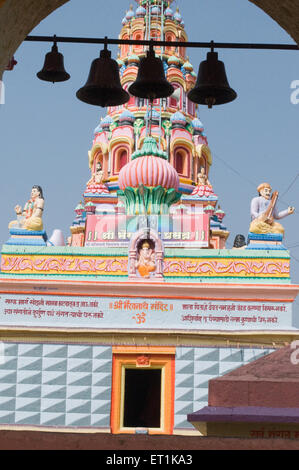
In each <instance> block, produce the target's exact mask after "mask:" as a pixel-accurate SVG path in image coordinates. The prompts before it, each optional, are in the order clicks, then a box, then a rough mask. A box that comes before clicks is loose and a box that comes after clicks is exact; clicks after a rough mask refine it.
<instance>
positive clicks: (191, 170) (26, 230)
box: [0, 0, 299, 434]
mask: <svg viewBox="0 0 299 470" xmlns="http://www.w3.org/2000/svg"><path fill="white" fill-rule="evenodd" d="M161 32H163V35H162V36H161ZM120 38H121V39H135V40H142V39H162V38H165V39H166V40H167V41H180V42H181V43H182V47H178V48H174V47H165V48H164V49H161V50H160V49H159V48H158V49H156V50H155V52H156V54H157V55H158V56H159V57H161V59H162V60H163V65H164V70H165V75H166V78H167V80H168V81H169V82H170V83H171V84H172V85H173V87H174V89H175V91H174V93H173V94H172V95H171V96H170V97H169V98H165V99H161V100H160V99H159V100H158V99H157V100H154V102H153V104H152V106H151V105H150V103H148V101H147V100H144V99H140V98H135V97H133V96H131V97H130V101H129V102H128V103H127V104H126V105H122V106H117V107H111V108H108V110H107V115H106V116H105V117H104V118H103V119H102V120H101V121H100V123H99V124H98V126H97V127H96V129H95V131H94V139H93V142H92V145H91V149H90V151H89V153H88V163H89V169H90V177H89V179H88V178H86V179H88V181H87V182H86V187H85V188H83V198H82V200H81V201H80V202H79V204H78V205H77V206H76V208H75V214H76V215H75V219H74V220H73V222H72V225H71V227H70V235H69V234H68V235H67V243H66V244H65V242H64V238H63V236H62V235H61V233H59V231H56V232H55V233H54V234H53V235H52V236H51V238H50V239H48V238H47V234H46V232H45V230H44V228H43V227H42V225H39V226H34V225H30V224H29V225H28V224H27V225H26V220H28V219H29V221H30V218H31V219H32V218H33V215H35V217H37V218H39V219H40V222H41V221H42V219H41V213H40V212H41V211H42V210H43V208H44V206H43V202H42V206H41V205H40V204H41V201H43V199H42V192H40V193H39V196H38V199H37V203H35V201H34V200H33V198H31V199H32V200H31V202H29V203H28V204H27V206H26V208H27V209H28V211H29V212H30V214H29V213H28V217H27V215H26V214H22V213H21V212H22V208H20V207H17V208H16V212H17V214H18V216H19V217H18V220H17V221H14V223H12V224H10V226H9V231H10V238H9V240H8V241H7V242H6V243H5V244H4V245H3V247H2V259H1V279H0V291H1V292H0V305H1V308H0V330H1V338H2V340H3V345H4V346H3V348H4V349H3V358H4V360H3V361H2V362H0V425H1V426H6V427H8V428H9V427H10V426H14V425H23V426H31V427H36V428H37V429H43V428H44V427H45V426H46V427H47V429H48V430H49V429H51V428H53V429H57V427H61V428H62V430H65V431H66V432H67V430H72V429H74V428H76V429H77V430H78V429H79V430H80V429H81V428H82V429H83V428H84V430H85V432H88V430H90V432H94V431H95V430H97V431H98V432H108V433H110V432H112V433H128V434H129V433H136V432H140V429H141V430H142V432H145V433H149V434H190V433H198V431H196V430H195V429H194V427H193V425H192V424H191V422H189V421H188V420H187V415H188V414H190V413H193V412H196V411H198V410H200V409H201V408H203V407H204V406H206V405H207V393H208V381H209V380H210V379H213V378H216V377H219V376H221V375H223V374H225V373H226V372H228V371H230V370H234V369H236V368H237V367H239V366H241V365H243V364H247V363H248V362H250V361H253V360H255V359H257V358H258V357H261V356H263V355H265V354H268V353H269V352H270V351H273V350H274V349H276V348H279V347H281V346H283V345H285V344H286V343H289V342H290V341H292V340H293V339H296V338H298V337H299V329H298V328H299V322H298V320H297V319H296V318H295V316H294V312H293V311H292V304H293V302H294V300H295V298H296V296H297V294H298V291H299V286H297V285H293V284H292V283H291V279H290V254H289V252H288V251H287V250H286V249H285V247H284V246H283V234H282V233H276V232H274V233H268V232H267V231H266V233H265V231H262V233H260V231H258V230H251V231H250V233H249V236H248V241H246V240H245V238H244V237H240V236H238V237H236V241H235V244H234V245H235V246H234V248H233V249H231V250H229V249H227V248H226V240H227V238H228V236H229V231H228V230H227V228H226V227H225V226H224V225H223V218H224V216H225V212H224V211H223V210H222V209H221V208H220V206H219V204H218V196H217V194H216V193H215V191H216V186H215V188H214V182H213V178H212V174H211V172H210V168H211V165H212V155H211V151H210V148H209V145H208V141H207V137H206V135H205V133H204V128H203V125H202V123H201V121H200V119H199V117H198V109H196V106H195V104H194V103H192V102H191V101H190V100H188V97H187V93H188V91H189V90H190V89H191V88H192V87H193V86H194V85H195V82H196V74H195V73H194V71H193V67H192V65H191V63H190V62H189V59H188V57H187V56H186V50H185V48H184V42H186V41H187V35H186V32H185V27H184V22H183V19H182V17H181V15H180V13H179V11H178V9H177V10H176V11H175V10H174V9H172V2H171V1H164V0H155V1H152V0H141V1H139V2H138V6H136V8H133V6H131V7H130V9H129V10H128V11H127V13H126V15H125V17H124V19H123V21H122V29H121V32H120ZM145 53H146V50H145V48H144V47H143V46H127V45H122V46H121V47H120V51H119V56H118V60H117V61H118V64H119V71H120V76H121V82H122V86H123V88H124V89H125V90H128V88H129V86H130V85H131V84H132V83H133V82H134V81H135V79H136V76H137V71H138V64H139V61H140V58H141V57H143V56H144V55H145ZM80 194H82V189H80V188H78V195H80ZM33 196H34V197H35V194H34V195H33ZM79 197H80V196H79ZM78 200H79V198H78ZM272 206H273V207H272ZM272 206H271V207H270V209H271V213H269V214H268V218H269V220H270V222H271V221H272V222H273V220H274V219H273V220H272V219H271V217H276V216H275V213H274V212H273V210H274V206H275V202H274V200H273V205H272ZM27 209H26V210H27ZM270 209H269V210H270ZM291 209H292V208H291ZM34 210H37V211H40V212H38V213H37V214H33V212H34ZM289 213H292V210H289ZM24 217H25V218H24ZM31 222H32V220H31ZM272 222H271V223H272ZM16 385H17V387H16Z"/></svg>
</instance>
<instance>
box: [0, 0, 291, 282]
mask: <svg viewBox="0 0 299 470" xmlns="http://www.w3.org/2000/svg"><path fill="white" fill-rule="evenodd" d="M131 3H134V7H135V6H136V4H135V2H133V1H131ZM129 5H130V2H129V1H127V0H114V1H113V2H105V1H103V0H84V1H83V0H71V1H70V2H69V3H68V4H66V5H65V6H63V7H61V8H60V9H58V10H57V11H56V12H54V13H53V14H52V15H51V16H49V17H48V18H46V19H45V20H44V21H43V22H42V23H41V24H40V25H39V26H38V27H37V28H35V30H34V31H33V32H32V33H31V34H46V35H52V34H57V35H65V36H67V35H72V36H90V37H94V36H96V37H104V36H109V37H112V38H117V37H118V34H119V31H120V29H121V20H122V18H123V16H124V14H125V12H126V10H127V9H128V8H129ZM176 5H178V6H179V7H180V11H181V14H182V16H183V19H184V22H185V28H186V31H187V33H188V36H189V40H190V41H210V40H214V41H216V42H217V41H219V42H220V41H225V42H265V43H293V40H292V38H291V37H290V36H288V34H287V33H286V32H285V31H284V30H283V29H281V28H280V27H279V25H278V24H276V23H275V22H274V21H273V20H272V19H271V18H270V17H268V16H267V15H266V14H265V13H264V12H263V11H262V10H260V9H259V8H257V7H256V6H254V5H253V4H251V3H249V2H248V1H246V0H243V1H240V0H226V1H225V2H224V1H223V0H177V1H175V2H174V6H173V8H175V7H176ZM50 48H51V45H50V44H47V43H28V42H25V43H23V44H22V45H21V46H20V48H19V49H18V50H17V51H16V53H15V57H16V59H17V61H18V65H17V66H16V67H15V69H14V71H12V72H6V73H5V74H4V77H3V80H4V83H5V88H6V103H5V105H1V106H0V123H1V124H0V152H1V161H2V166H1V170H2V171H1V175H2V184H1V188H0V192H1V208H2V214H1V224H0V239H1V242H3V243H4V242H5V241H6V240H7V239H8V238H9V235H8V228H7V225H8V223H9V221H10V220H12V219H14V215H15V214H14V206H15V205H16V203H20V204H21V205H23V204H24V203H25V201H26V200H27V199H28V197H29V194H30V190H31V186H32V185H33V184H38V185H40V186H42V188H43V190H44V194H45V214H44V225H45V229H46V231H47V233H48V235H49V236H50V235H51V233H52V231H53V230H54V229H56V228H59V229H61V230H63V232H64V234H65V237H67V236H69V234H70V233H69V227H70V225H71V224H72V221H73V219H74V216H75V214H74V208H75V207H76V205H77V204H78V202H79V201H80V200H81V199H82V193H83V190H84V188H85V183H86V181H87V180H88V179H89V177H90V172H89V167H88V150H90V148H91V145H92V137H93V130H94V129H95V127H96V126H97V125H98V123H99V121H100V117H101V116H105V114H106V112H105V109H102V108H97V107H93V106H88V105H86V104H84V103H82V102H80V101H78V100H77V98H76V96H75V93H76V91H77V90H78V89H79V88H80V87H81V86H82V85H83V84H84V83H85V82H86V79H87V75H88V72H89V68H90V63H91V61H92V60H93V59H94V58H96V57H97V56H98V54H99V50H100V48H99V47H98V46H97V45H78V44H77V45H76V44H75V45H72V44H61V45H59V49H60V51H61V52H63V54H64V56H65V66H66V69H67V71H68V72H69V73H70V74H71V80H69V81H68V82H66V83H62V84H56V85H52V84H49V83H46V82H41V81H40V80H38V79H37V78H36V73H37V72H38V71H39V70H40V69H41V68H42V66H43V61H44V55H45V53H46V52H48V51H49V50H50ZM112 51H113V55H114V57H115V58H116V55H117V48H116V47H112ZM206 52H207V50H198V49H192V50H189V51H188V54H189V58H190V61H191V63H192V64H193V66H194V69H195V72H196V73H197V70H198V66H199V63H200V62H201V61H202V60H204V59H205V57H206ZM218 52H219V59H220V60H223V61H224V63H225V66H226V71H227V75H228V79H229V82H230V85H231V86H232V88H234V89H235V90H236V92H237V93H238V99H237V100H235V101H234V102H232V103H230V104H227V105H224V106H219V107H214V108H213V109H212V110H209V109H207V108H206V107H200V109H199V117H200V119H201V121H202V122H203V124H204V127H205V132H206V134H207V137H208V140H209V146H210V148H211V151H212V155H213V165H212V168H211V172H210V178H209V179H210V181H211V182H212V184H213V186H214V191H215V192H216V193H217V194H218V196H219V202H220V205H221V208H222V209H223V210H224V211H225V212H226V213H227V215H226V217H225V219H224V222H225V224H226V226H227V228H228V230H230V232H231V235H230V237H229V239H228V244H227V246H228V247H231V246H232V244H233V240H234V237H235V235H236V234H237V233H242V234H244V235H245V236H246V235H247V232H248V227H249V220H250V217H249V206H250V200H251V199H252V197H254V196H256V195H257V193H256V187H257V185H258V184H259V183H261V182H263V181H268V182H269V183H270V184H271V185H272V187H273V189H275V190H278V191H279V192H280V196H281V197H280V200H279V208H281V209H284V208H286V207H287V206H288V205H294V206H295V207H296V206H297V211H296V213H295V214H294V215H292V216H290V217H288V218H286V219H284V220H283V221H282V223H283V225H284V227H285V229H286V238H285V244H286V245H287V246H288V247H290V248H291V250H290V251H291V255H292V259H293V261H292V265H291V266H292V269H291V276H292V280H293V282H294V283H298V284H299V239H298V235H297V233H298V226H299V197H298V196H299V176H298V178H297V179H296V176H297V175H298V173H299V164H298V162H299V158H298V156H299V155H298V153H299V145H298V143H299V135H298V120H299V104H298V105H294V104H292V103H291V101H290V95H291V92H292V90H291V88H290V87H291V83H292V81H294V80H299V56H298V52H297V51H290V52H286V51H283V52H280V51H252V50H243V51H242V50H220V51H218Z"/></svg>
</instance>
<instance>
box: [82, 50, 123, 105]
mask: <svg viewBox="0 0 299 470" xmlns="http://www.w3.org/2000/svg"><path fill="white" fill-rule="evenodd" d="M76 96H77V98H78V99H79V100H81V101H83V102H84V103H87V104H93V105H96V106H102V107H103V108H105V107H106V106H119V105H121V104H125V103H127V102H128V101H129V99H130V95H129V94H128V93H127V92H126V91H125V90H124V89H123V88H122V86H121V83H120V76H119V66H118V63H117V62H116V60H113V59H111V52H110V51H108V50H107V49H106V47H105V49H104V50H102V51H101V54H100V58H99V59H95V60H94V61H93V62H92V64H91V68H90V72H89V76H88V79H87V82H86V84H85V85H84V87H82V88H80V90H78V91H77V94H76Z"/></svg>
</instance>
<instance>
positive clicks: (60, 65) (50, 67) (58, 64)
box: [36, 36, 71, 83]
mask: <svg viewBox="0 0 299 470" xmlns="http://www.w3.org/2000/svg"><path fill="white" fill-rule="evenodd" d="M36 75H37V77H38V78H39V79H40V80H44V81H45V82H52V83H56V82H65V81H67V80H69V78H70V77H71V76H70V74H68V73H67V72H66V71H65V68H64V58H63V55H62V54H61V53H60V52H58V47H57V42H56V36H54V45H53V47H52V50H51V52H48V54H46V57H45V62H44V66H43V68H42V70H41V71H40V72H38V73H37V74H36Z"/></svg>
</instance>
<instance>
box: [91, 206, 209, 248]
mask: <svg viewBox="0 0 299 470" xmlns="http://www.w3.org/2000/svg"><path fill="white" fill-rule="evenodd" d="M142 228H149V229H151V230H155V231H156V232H158V234H159V237H161V239H162V240H163V242H164V245H165V246H166V247H172V246H175V247H187V248H192V247H197V248H203V247H208V246H209V216H208V215H207V214H204V213H192V214H175V215H149V216H143V215H140V216H127V215H125V214H104V215H97V214H95V215H89V216H88V217H87V222H86V236H85V246H110V247H112V246H128V244H129V242H130V238H131V236H132V234H134V233H136V232H137V231H138V230H140V229H142Z"/></svg>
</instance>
